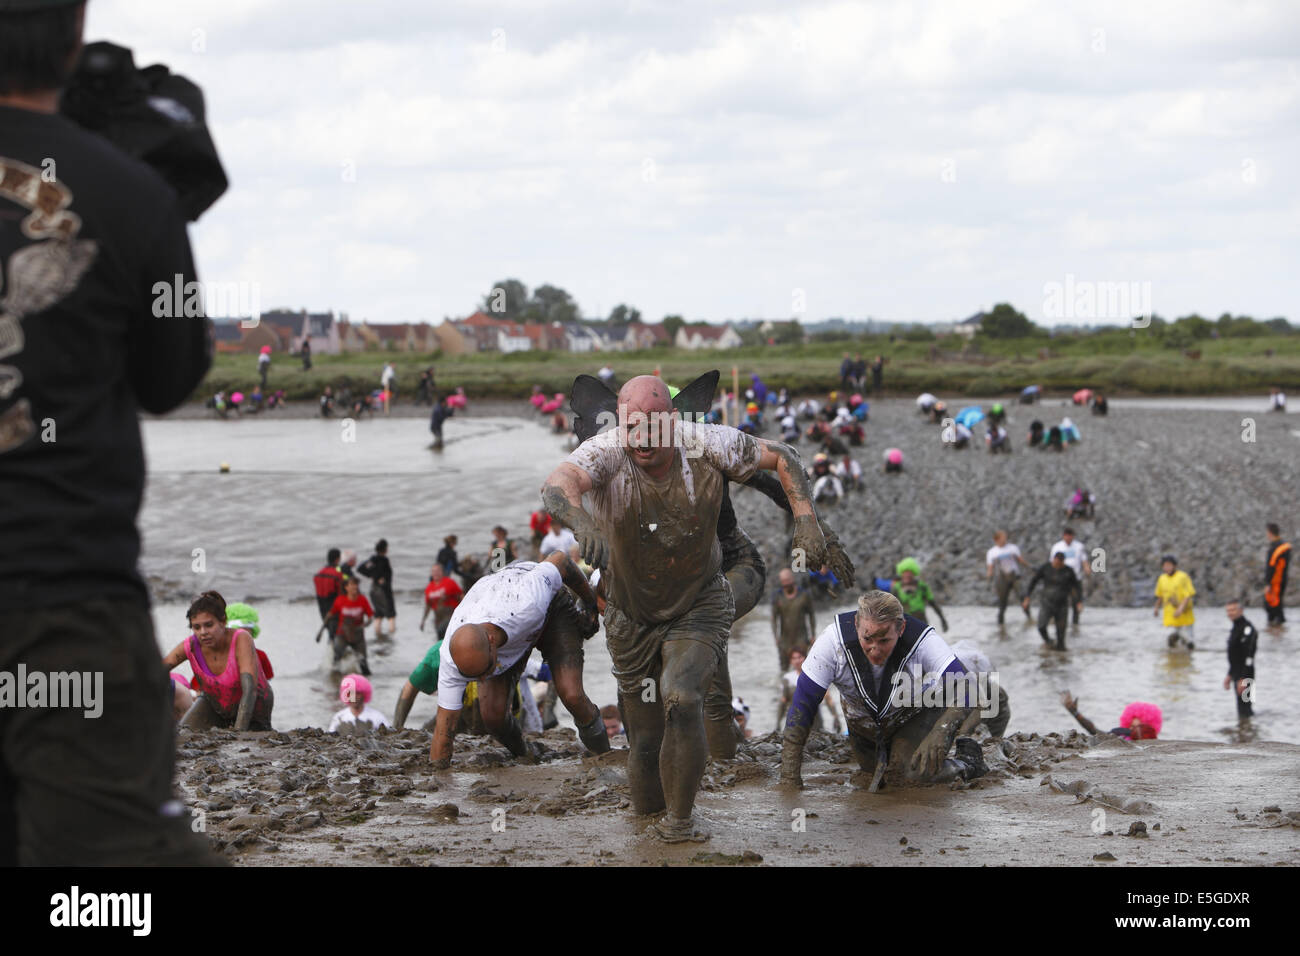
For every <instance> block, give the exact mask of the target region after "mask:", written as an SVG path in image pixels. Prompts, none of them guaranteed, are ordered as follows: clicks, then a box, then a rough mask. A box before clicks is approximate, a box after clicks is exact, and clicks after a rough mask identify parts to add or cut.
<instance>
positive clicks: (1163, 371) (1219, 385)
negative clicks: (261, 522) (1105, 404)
mask: <svg viewBox="0 0 1300 956" xmlns="http://www.w3.org/2000/svg"><path fill="white" fill-rule="evenodd" d="M1141 336H1142V333H1141V332H1137V333H1124V334H1120V335H1105V336H1088V337H1079V338H1077V339H1062V338H1053V339H1045V338H1044V339H1039V338H1034V339H1024V340H1015V339H1013V340H1000V341H999V340H992V341H980V342H977V343H974V344H973V346H966V347H965V348H964V349H963V348H962V346H964V345H966V343H959V342H957V341H950V340H943V339H941V340H939V341H938V342H907V341H901V340H900V341H896V342H892V343H891V342H889V340H888V338H887V337H884V336H881V337H877V338H869V339H858V340H855V341H852V342H817V343H810V344H805V345H770V346H753V347H746V348H739V349H733V350H729V351H726V352H687V351H683V350H680V349H675V348H674V349H652V350H647V351H641V352H621V353H603V352H596V353H587V354H572V353H568V352H517V353H512V354H507V355H502V354H480V355H469V356H457V357H449V356H443V355H440V354H436V353H435V354H432V355H420V354H416V353H409V352H383V351H376V352H363V353H350V354H346V355H320V356H316V357H315V358H314V359H313V367H312V370H311V371H310V372H303V371H302V365H301V363H300V362H299V361H298V360H297V359H295V358H291V357H289V356H284V355H280V356H276V357H275V359H274V362H273V364H272V368H271V374H270V386H271V388H272V389H273V390H274V389H280V388H282V389H284V390H285V393H286V395H287V396H288V397H289V398H290V399H315V398H316V397H317V396H318V395H319V394H320V392H321V389H322V388H323V387H324V386H325V385H327V384H330V385H334V386H335V387H336V388H337V387H339V386H347V387H349V388H352V389H354V390H359V389H362V388H364V389H371V388H377V387H378V385H379V375H380V372H381V371H382V369H383V365H384V362H385V361H391V362H393V364H394V366H395V367H396V369H397V372H398V392H399V394H400V395H406V396H409V395H412V394H414V392H415V388H416V384H417V382H418V381H419V375H420V372H421V370H422V369H424V368H425V367H427V366H429V365H433V366H435V373H436V377H437V383H438V387H439V389H450V388H454V387H456V386H458V385H459V386H462V387H464V389H465V391H466V392H467V393H468V394H469V395H471V396H477V397H482V398H487V397H491V398H518V397H525V396H527V395H529V394H530V393H531V391H532V386H533V385H541V386H542V387H543V389H544V390H545V391H547V392H557V391H567V389H568V387H569V384H570V383H571V382H572V381H573V378H574V376H576V375H578V374H581V373H583V372H586V373H589V374H594V373H595V372H596V370H597V369H599V368H600V366H601V365H602V364H604V363H605V362H609V364H610V366H611V367H612V368H613V369H614V370H615V372H616V373H617V375H618V378H619V379H620V380H623V379H626V378H629V377H630V376H632V375H636V374H641V373H643V372H650V371H653V370H654V369H656V368H658V369H659V370H660V372H661V374H662V375H663V377H664V378H665V379H667V380H668V381H669V382H672V383H674V384H684V383H685V382H687V381H689V380H690V379H692V378H694V377H695V376H696V375H699V374H700V373H701V372H703V371H706V370H708V369H711V368H720V369H722V370H723V377H724V379H725V380H727V381H730V376H731V368H732V366H737V367H738V368H739V370H740V374H741V379H742V381H743V382H747V381H748V378H749V373H751V372H758V373H759V374H761V375H762V377H763V380H764V381H765V382H766V383H767V384H768V385H769V386H770V387H773V388H782V387H785V388H789V389H790V390H791V391H793V392H818V391H825V390H828V389H831V388H836V387H838V385H839V363H840V359H841V357H842V356H843V354H844V352H845V351H850V352H853V353H855V354H856V353H858V352H861V354H862V355H863V356H865V357H866V358H867V359H868V360H870V359H871V357H872V356H874V355H876V354H881V355H884V356H885V357H886V358H887V359H888V364H887V365H886V366H885V385H886V389H887V391H889V392H891V393H894V394H904V395H908V394H917V393H919V392H923V391H931V392H936V393H938V394H941V395H954V394H959V395H980V396H996V395H1008V396H1009V395H1014V394H1016V393H1018V392H1019V391H1020V389H1022V388H1024V387H1025V386H1026V385H1040V386H1042V387H1043V389H1044V390H1046V391H1048V392H1069V391H1073V390H1074V389H1077V388H1081V387H1084V386H1088V387H1092V388H1101V389H1104V390H1106V391H1108V392H1112V393H1115V394H1120V395H1123V394H1148V395H1180V394H1183V395H1191V394H1197V395H1207V394H1239V393H1267V391H1268V388H1269V386H1270V385H1280V386H1282V387H1283V388H1285V389H1287V390H1289V391H1294V390H1297V389H1300V336H1276V337H1274V336H1270V337H1267V338H1251V339H1222V340H1207V341H1203V342H1197V343H1196V348H1197V349H1199V351H1200V357H1199V358H1190V357H1188V356H1187V355H1186V354H1184V353H1183V352H1182V351H1179V350H1174V349H1169V348H1162V347H1160V346H1159V345H1158V344H1156V345H1148V344H1147V343H1146V342H1144V340H1143V338H1142V337H1141ZM1044 349H1045V350H1046V353H1045V354H1046V357H1040V355H1042V354H1044V353H1043V352H1042V350H1044ZM1270 350H1271V351H1272V354H1271V355H1270V354H1267V353H1268V352H1269V351H1270ZM256 380H257V357H256V356H254V355H219V356H218V357H217V359H216V362H215V364H214V366H213V369H212V371H211V372H210V373H209V374H208V377H207V379H206V380H205V381H204V383H203V385H202V386H201V387H200V389H199V391H198V392H197V393H196V395H195V398H198V399H206V398H207V397H208V396H209V395H211V394H212V393H213V392H215V391H217V390H218V389H226V390H231V389H241V390H243V391H249V390H250V389H251V388H252V385H253V383H254V382H256ZM742 387H743V386H742Z"/></svg>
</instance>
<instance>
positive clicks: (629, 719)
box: [618, 694, 665, 814]
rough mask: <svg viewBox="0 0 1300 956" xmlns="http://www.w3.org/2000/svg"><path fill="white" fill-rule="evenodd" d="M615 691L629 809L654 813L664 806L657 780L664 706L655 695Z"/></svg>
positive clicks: (661, 788)
mask: <svg viewBox="0 0 1300 956" xmlns="http://www.w3.org/2000/svg"><path fill="white" fill-rule="evenodd" d="M644 697H645V695H644V694H619V695H618V707H619V710H620V711H621V712H622V714H623V726H624V728H626V730H627V746H628V756H627V782H628V786H629V788H630V789H631V797H632V809H633V810H634V811H635V812H636V813H639V814H646V813H658V812H659V811H660V810H662V809H663V808H664V806H665V804H664V788H663V783H662V781H661V780H660V779H659V750H660V748H661V747H662V746H663V740H664V705H663V701H662V700H661V699H660V698H659V695H658V694H654V695H652V699H650V700H645V699H644Z"/></svg>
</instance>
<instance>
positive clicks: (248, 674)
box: [163, 591, 275, 731]
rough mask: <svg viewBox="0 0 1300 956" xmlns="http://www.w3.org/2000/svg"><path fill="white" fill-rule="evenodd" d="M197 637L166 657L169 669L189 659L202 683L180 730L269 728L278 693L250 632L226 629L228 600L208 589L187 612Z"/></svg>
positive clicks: (164, 662) (188, 639)
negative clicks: (275, 692) (269, 679)
mask: <svg viewBox="0 0 1300 956" xmlns="http://www.w3.org/2000/svg"><path fill="white" fill-rule="evenodd" d="M186 618H187V619H188V620H189V624H190V627H191V628H193V630H194V633H193V634H191V635H190V636H189V637H187V638H186V639H185V640H183V641H181V643H179V644H177V645H176V646H175V647H174V648H172V650H171V652H170V653H169V654H167V656H166V657H164V658H163V667H164V668H166V669H167V670H169V671H170V670H171V669H172V668H173V667H177V666H179V665H180V664H181V663H182V662H184V661H188V662H189V665H190V669H191V670H192V671H193V672H194V677H195V678H196V679H197V680H198V684H199V698H198V700H196V701H195V702H194V704H193V706H191V707H190V709H189V710H188V711H187V712H186V714H185V716H184V717H183V718H181V724H180V725H181V726H182V727H190V728H192V729H195V730H204V729H207V728H210V727H225V728H231V727H233V728H234V729H235V730H237V731H239V730H270V729H271V710H272V708H273V707H274V706H275V695H274V694H273V693H272V692H271V685H270V684H269V683H268V682H267V679H266V673H265V672H264V671H263V670H262V663H261V661H260V660H258V657H257V652H256V650H255V649H254V648H253V637H252V635H251V634H249V633H248V631H245V630H243V629H242V628H239V629H233V630H232V629H231V628H229V627H227V626H226V601H225V599H224V598H223V597H222V596H221V595H220V594H218V593H217V592H216V591H204V592H203V593H202V594H201V595H199V597H198V598H196V599H195V601H194V603H193V604H191V605H190V608H189V611H188V612H187V614H186Z"/></svg>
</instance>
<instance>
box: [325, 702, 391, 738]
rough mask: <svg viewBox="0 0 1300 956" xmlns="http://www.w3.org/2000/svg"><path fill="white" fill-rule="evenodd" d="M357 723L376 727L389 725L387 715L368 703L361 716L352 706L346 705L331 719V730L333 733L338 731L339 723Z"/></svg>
mask: <svg viewBox="0 0 1300 956" xmlns="http://www.w3.org/2000/svg"><path fill="white" fill-rule="evenodd" d="M355 723H363V724H373V725H374V726H375V727H376V728H379V727H387V726H388V725H389V724H388V718H387V717H385V716H384V715H383V714H382V713H380V712H379V711H378V710H376V709H375V708H373V707H371V706H370V705H369V704H366V706H365V709H364V710H362V711H361V716H360V717H358V716H357V715H356V714H354V713H352V708H351V707H344V708H343V709H342V710H340V711H339V712H338V713H337V714H335V715H334V719H333V720H331V721H330V729H329V732H330V733H331V734H332V733H336V732H337V731H338V729H339V724H355Z"/></svg>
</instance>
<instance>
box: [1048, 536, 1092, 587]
mask: <svg viewBox="0 0 1300 956" xmlns="http://www.w3.org/2000/svg"><path fill="white" fill-rule="evenodd" d="M1056 551H1060V552H1061V553H1062V554H1064V555H1065V563H1066V564H1067V565H1069V567H1070V570H1072V571H1073V572H1074V576H1075V577H1076V578H1079V579H1080V580H1082V579H1083V559H1084V557H1085V556H1086V555H1087V553H1088V549H1087V548H1085V547H1084V546H1083V542H1082V541H1080V540H1079V539H1078V538H1075V539H1074V543H1073V544H1066V543H1065V539H1064V538H1062V539H1061V540H1060V541H1058V542H1056V544H1054V545H1052V550H1051V551H1049V552H1048V553H1049V554H1051V553H1053V552H1056Z"/></svg>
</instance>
